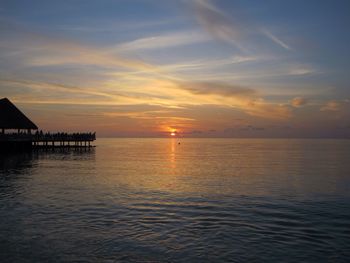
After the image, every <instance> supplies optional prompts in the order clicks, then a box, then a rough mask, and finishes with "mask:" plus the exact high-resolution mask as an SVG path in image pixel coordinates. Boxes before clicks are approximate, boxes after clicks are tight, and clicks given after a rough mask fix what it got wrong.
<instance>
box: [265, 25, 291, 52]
mask: <svg viewBox="0 0 350 263" xmlns="http://www.w3.org/2000/svg"><path fill="white" fill-rule="evenodd" d="M261 32H262V33H263V34H264V35H265V36H267V37H268V38H269V39H271V40H272V41H273V42H274V43H276V44H277V45H279V46H281V47H283V48H284V49H286V50H291V49H292V48H291V47H290V46H289V45H287V44H286V43H285V42H283V41H282V40H281V39H279V38H278V37H276V36H275V35H274V34H272V33H271V32H270V31H269V30H267V29H263V30H262V31H261Z"/></svg>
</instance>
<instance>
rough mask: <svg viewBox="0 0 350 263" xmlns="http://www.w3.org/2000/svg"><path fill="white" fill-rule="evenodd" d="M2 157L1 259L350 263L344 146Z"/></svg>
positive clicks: (120, 147)
mask: <svg viewBox="0 0 350 263" xmlns="http://www.w3.org/2000/svg"><path fill="white" fill-rule="evenodd" d="M96 145H97V147H96V148H95V149H91V150H88V151H86V150H78V151H72V150H71V151H62V150H57V151H55V152H52V151H47V152H45V151H41V152H33V153H30V154H29V153H27V154H17V155H10V156H9V155H5V156H1V157H0V213H1V214H0V262H349V260H350V140H280V139H270V140H265V139H174V138H173V139H170V138H169V139H98V140H97V142H96Z"/></svg>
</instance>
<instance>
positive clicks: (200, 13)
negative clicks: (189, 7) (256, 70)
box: [193, 0, 244, 50]
mask: <svg viewBox="0 0 350 263" xmlns="http://www.w3.org/2000/svg"><path fill="white" fill-rule="evenodd" d="M193 3H194V11H195V15H196V18H197V21H198V23H199V24H200V25H201V26H202V27H203V28H204V29H205V30H206V31H207V32H208V33H209V34H210V35H212V36H213V37H215V38H217V39H220V40H223V41H225V42H229V43H231V44H234V45H235V46H237V47H238V48H239V49H241V50H244V47H243V46H241V44H240V43H239V42H238V41H237V40H238V39H240V38H241V37H242V34H243V29H242V28H241V25H240V24H238V23H236V24H234V23H233V21H232V20H231V19H230V18H228V17H227V16H226V15H225V13H224V12H223V11H221V10H220V9H218V8H217V7H215V6H214V5H212V4H211V3H210V2H209V1H206V0H196V1H194V2H193Z"/></svg>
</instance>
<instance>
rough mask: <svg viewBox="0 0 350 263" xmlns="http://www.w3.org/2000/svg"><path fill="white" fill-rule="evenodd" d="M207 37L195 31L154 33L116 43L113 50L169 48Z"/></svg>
mask: <svg viewBox="0 0 350 263" xmlns="http://www.w3.org/2000/svg"><path fill="white" fill-rule="evenodd" d="M208 40H209V39H208V37H207V36H206V35H204V34H201V33H199V32H195V31H184V32H174V33H167V34H163V35H155V36H151V37H146V38H140V39H136V40H133V41H130V42H126V43H123V44H119V45H117V46H116V47H115V48H113V50H115V51H117V52H124V51H137V50H145V49H160V48H170V47H177V46H184V45H191V44H196V43H201V42H205V41H208Z"/></svg>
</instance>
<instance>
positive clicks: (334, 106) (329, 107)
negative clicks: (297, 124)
mask: <svg viewBox="0 0 350 263" xmlns="http://www.w3.org/2000/svg"><path fill="white" fill-rule="evenodd" d="M340 107H341V103H340V102H339V101H335V100H331V101H328V102H327V103H326V104H325V105H324V106H322V108H321V109H320V110H321V111H339V110H340Z"/></svg>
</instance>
